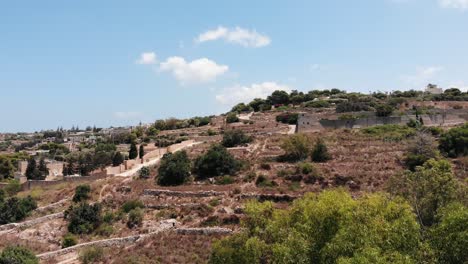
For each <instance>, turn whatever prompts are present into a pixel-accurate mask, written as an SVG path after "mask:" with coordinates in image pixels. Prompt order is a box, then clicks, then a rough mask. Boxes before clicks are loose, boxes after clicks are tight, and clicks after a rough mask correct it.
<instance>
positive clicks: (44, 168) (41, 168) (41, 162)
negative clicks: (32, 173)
mask: <svg viewBox="0 0 468 264" xmlns="http://www.w3.org/2000/svg"><path fill="white" fill-rule="evenodd" d="M37 170H38V174H39V175H40V179H41V180H44V179H45V178H46V177H47V175H49V169H48V168H47V165H46V163H45V160H44V157H42V158H41V159H40V160H39V166H38V167H37Z"/></svg>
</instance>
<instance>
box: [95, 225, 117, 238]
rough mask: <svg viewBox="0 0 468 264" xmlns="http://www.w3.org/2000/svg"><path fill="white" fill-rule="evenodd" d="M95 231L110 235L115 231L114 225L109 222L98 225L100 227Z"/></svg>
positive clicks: (97, 233)
mask: <svg viewBox="0 0 468 264" xmlns="http://www.w3.org/2000/svg"><path fill="white" fill-rule="evenodd" d="M95 233H96V235H99V236H103V237H109V236H111V235H112V234H113V233H114V227H112V225H109V224H108V223H103V224H102V225H100V226H99V227H98V229H96V232H95Z"/></svg>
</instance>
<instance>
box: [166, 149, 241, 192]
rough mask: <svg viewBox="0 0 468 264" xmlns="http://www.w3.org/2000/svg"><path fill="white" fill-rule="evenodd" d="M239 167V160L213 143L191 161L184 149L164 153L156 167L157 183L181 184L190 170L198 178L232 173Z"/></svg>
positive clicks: (189, 173) (187, 178) (187, 177)
mask: <svg viewBox="0 0 468 264" xmlns="http://www.w3.org/2000/svg"><path fill="white" fill-rule="evenodd" d="M241 167H242V164H241V162H240V161H239V160H237V159H235V158H234V157H233V156H232V155H231V154H230V153H229V152H228V151H227V149H226V148H225V147H224V146H222V145H218V144H214V145H212V146H211V147H210V148H209V149H208V151H207V152H206V153H204V154H202V155H201V156H199V157H197V158H196V159H195V160H194V161H193V162H192V161H191V160H190V159H189V157H188V155H187V152H186V151H178V152H176V153H167V154H165V155H164V156H163V158H162V159H161V164H160V166H159V169H158V177H157V183H158V184H159V185H163V186H173V185H181V184H183V183H185V182H187V181H188V180H189V179H190V176H191V173H192V172H193V173H195V174H196V175H197V178H198V179H206V178H209V177H217V176H223V175H234V174H236V173H237V172H238V171H239V170H240V169H241Z"/></svg>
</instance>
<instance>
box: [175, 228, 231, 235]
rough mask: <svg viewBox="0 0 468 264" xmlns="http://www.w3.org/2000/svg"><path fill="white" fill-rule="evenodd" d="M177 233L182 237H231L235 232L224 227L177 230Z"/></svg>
mask: <svg viewBox="0 0 468 264" xmlns="http://www.w3.org/2000/svg"><path fill="white" fill-rule="evenodd" d="M175 231H176V232H177V234H181V235H229V234H232V232H233V231H232V229H229V228H222V227H207V228H177V229H176V230H175Z"/></svg>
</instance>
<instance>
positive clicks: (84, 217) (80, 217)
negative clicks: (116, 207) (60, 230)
mask: <svg viewBox="0 0 468 264" xmlns="http://www.w3.org/2000/svg"><path fill="white" fill-rule="evenodd" d="M90 192H91V188H90V186H89V185H79V186H77V187H76V189H75V195H74V196H73V202H74V204H72V205H70V207H69V208H68V209H67V210H65V213H64V218H65V219H66V220H67V221H68V231H69V232H70V233H72V234H90V233H92V232H93V231H95V230H96V229H97V228H98V227H99V226H100V225H101V223H102V213H101V211H102V206H101V204H100V203H95V204H88V203H87V202H86V201H87V200H88V199H89V198H90V195H89V193H90Z"/></svg>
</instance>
